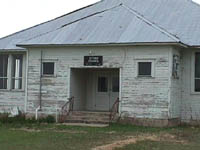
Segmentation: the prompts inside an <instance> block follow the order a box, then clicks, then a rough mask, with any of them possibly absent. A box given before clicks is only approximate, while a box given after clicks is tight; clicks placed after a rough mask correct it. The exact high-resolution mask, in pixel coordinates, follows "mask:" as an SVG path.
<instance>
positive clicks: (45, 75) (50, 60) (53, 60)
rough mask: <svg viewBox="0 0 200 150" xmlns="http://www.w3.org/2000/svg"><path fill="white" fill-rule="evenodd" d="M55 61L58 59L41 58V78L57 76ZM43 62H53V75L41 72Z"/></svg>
mask: <svg viewBox="0 0 200 150" xmlns="http://www.w3.org/2000/svg"><path fill="white" fill-rule="evenodd" d="M57 61H58V60H55V59H43V60H42V78H45V77H57ZM43 63H54V74H53V75H48V74H43Z"/></svg>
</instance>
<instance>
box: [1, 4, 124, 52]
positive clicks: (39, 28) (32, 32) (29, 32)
mask: <svg viewBox="0 0 200 150" xmlns="http://www.w3.org/2000/svg"><path fill="white" fill-rule="evenodd" d="M120 3H121V2H120V1H118V0H103V1H100V2H98V3H95V4H93V5H91V6H88V7H86V8H83V9H80V10H78V11H75V12H73V13H69V14H66V15H63V16H61V17H59V18H56V19H53V20H51V21H48V22H45V23H42V24H39V25H36V26H34V27H31V28H28V29H25V30H23V31H20V32H17V33H15V34H12V35H10V36H7V37H4V38H1V39H0V50H1V49H14V48H15V49H19V47H16V42H15V41H16V40H19V41H24V40H27V39H30V38H33V37H37V36H39V35H42V34H44V33H47V32H50V31H52V30H56V29H57V28H60V27H61V26H63V25H65V24H68V23H70V22H73V21H75V20H77V19H80V18H83V17H86V16H89V15H91V14H94V13H96V12H101V11H103V10H106V9H109V8H112V7H114V6H117V5H119V4H120Z"/></svg>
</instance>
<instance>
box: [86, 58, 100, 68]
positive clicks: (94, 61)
mask: <svg viewBox="0 0 200 150" xmlns="http://www.w3.org/2000/svg"><path fill="white" fill-rule="evenodd" d="M102 65H103V56H84V66H102Z"/></svg>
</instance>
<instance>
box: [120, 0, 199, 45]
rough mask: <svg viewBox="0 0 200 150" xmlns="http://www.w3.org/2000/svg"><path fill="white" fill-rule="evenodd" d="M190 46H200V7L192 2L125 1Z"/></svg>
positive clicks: (168, 0)
mask: <svg viewBox="0 0 200 150" xmlns="http://www.w3.org/2000/svg"><path fill="white" fill-rule="evenodd" d="M123 3H124V5H126V6H128V7H130V8H132V9H134V10H135V11H137V12H139V13H140V14H142V15H143V16H144V17H145V18H148V19H149V20H151V22H154V23H155V24H156V25H158V26H160V27H162V28H164V29H165V30H167V31H168V32H170V33H172V34H174V35H176V36H177V37H179V39H180V40H181V41H182V42H183V43H185V44H188V45H190V46H194V45H200V38H199V37H200V5H198V4H196V3H194V2H192V1H191V0H123Z"/></svg>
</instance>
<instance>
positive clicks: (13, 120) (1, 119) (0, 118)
mask: <svg viewBox="0 0 200 150" xmlns="http://www.w3.org/2000/svg"><path fill="white" fill-rule="evenodd" d="M0 123H1V124H36V123H55V118H54V117H53V116H51V115H48V116H47V117H44V118H40V119H38V120H36V119H35V117H32V118H26V116H25V114H22V113H20V114H19V115H17V116H14V117H10V116H9V114H8V113H2V114H0Z"/></svg>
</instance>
